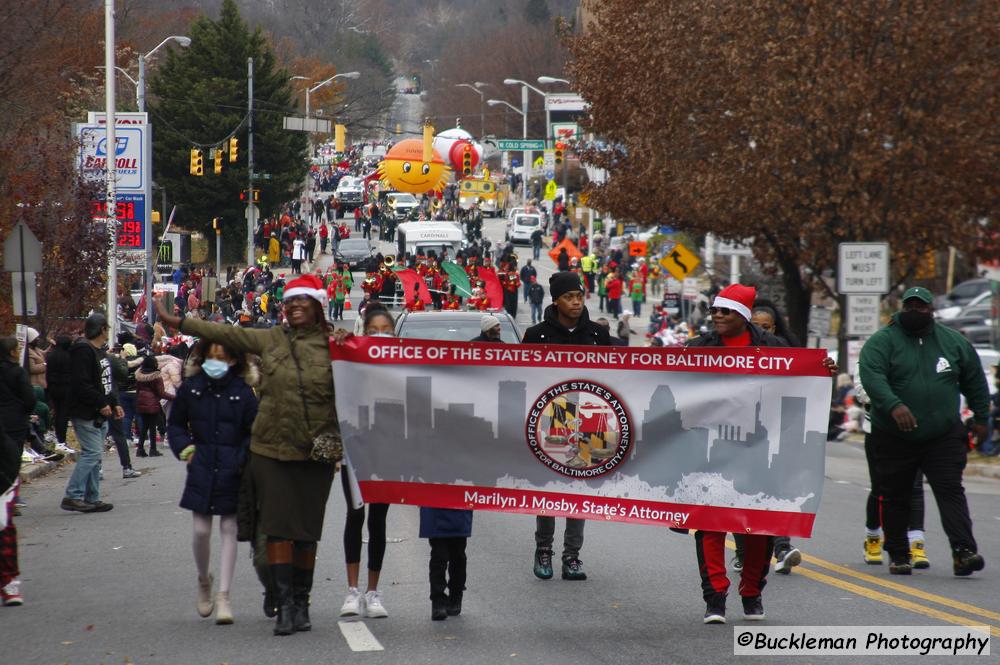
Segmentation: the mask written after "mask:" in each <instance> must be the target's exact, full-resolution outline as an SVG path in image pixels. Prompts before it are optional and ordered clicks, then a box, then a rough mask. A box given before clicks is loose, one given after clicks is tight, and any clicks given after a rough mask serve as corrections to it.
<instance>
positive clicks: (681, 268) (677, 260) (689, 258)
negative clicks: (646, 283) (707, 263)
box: [659, 243, 701, 280]
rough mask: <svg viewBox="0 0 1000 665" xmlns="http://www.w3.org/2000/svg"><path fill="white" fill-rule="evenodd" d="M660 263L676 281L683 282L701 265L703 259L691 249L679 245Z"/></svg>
mask: <svg viewBox="0 0 1000 665" xmlns="http://www.w3.org/2000/svg"><path fill="white" fill-rule="evenodd" d="M659 263H660V265H661V266H663V269H664V270H666V271H667V272H669V273H670V274H671V275H673V277H674V279H676V280H683V279H684V278H685V277H687V276H688V275H690V274H691V273H692V272H694V269H695V268H697V267H698V266H699V265H700V264H701V259H699V258H698V255H697V254H695V253H694V252H692V251H691V250H690V249H688V248H687V247H685V246H684V245H682V244H680V243H677V244H676V245H674V247H673V249H671V250H670V251H669V252H667V255H666V256H664V257H663V258H662V259H660V261H659Z"/></svg>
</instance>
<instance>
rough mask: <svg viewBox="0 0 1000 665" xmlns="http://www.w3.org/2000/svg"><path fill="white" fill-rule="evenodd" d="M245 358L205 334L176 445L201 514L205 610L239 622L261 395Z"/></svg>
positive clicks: (179, 403) (173, 436)
mask: <svg viewBox="0 0 1000 665" xmlns="http://www.w3.org/2000/svg"><path fill="white" fill-rule="evenodd" d="M246 367H247V364H246V360H245V358H244V356H243V355H242V354H239V353H237V352H235V351H232V350H231V349H228V348H226V347H224V346H222V345H221V344H213V343H210V342H207V341H206V340H202V341H201V342H199V344H198V346H197V347H195V350H194V351H193V352H192V353H191V356H190V357H189V358H188V365H187V367H186V368H185V375H186V376H187V378H185V380H184V383H182V384H181V387H180V388H179V389H178V391H177V397H176V398H175V399H174V404H173V408H172V409H171V410H170V420H169V425H168V434H169V438H170V449H171V450H172V451H173V453H174V454H175V455H176V456H177V457H178V458H179V459H180V460H181V461H183V462H186V463H187V465H188V467H187V480H186V481H185V483H184V494H183V496H182V497H181V503H180V505H181V508H186V509H188V510H190V511H192V514H193V516H194V542H193V549H194V560H195V564H196V565H197V568H198V603H197V607H198V614H200V615H201V616H203V617H207V616H210V615H211V614H212V610H213V609H215V610H216V611H217V613H216V618H215V622H216V623H218V624H230V623H232V622H233V614H232V610H231V609H230V606H229V587H230V585H231V583H232V579H233V571H234V570H235V568H236V503H237V501H236V498H237V494H238V493H239V487H240V477H241V475H242V473H243V466H244V464H245V463H246V460H247V457H248V454H249V450H250V429H251V427H252V426H253V421H254V418H255V417H256V416H257V398H256V397H255V396H254V394H253V391H252V390H251V389H250V386H249V385H247V381H246V380H245V379H244V371H245V370H246ZM213 515H218V516H219V532H220V534H221V536H222V564H221V571H220V574H219V592H218V593H217V594H216V596H215V599H214V602H213V599H212V576H211V574H209V572H208V559H209V551H210V544H209V543H210V539H211V534H212V516H213Z"/></svg>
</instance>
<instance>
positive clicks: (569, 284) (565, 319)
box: [521, 271, 611, 580]
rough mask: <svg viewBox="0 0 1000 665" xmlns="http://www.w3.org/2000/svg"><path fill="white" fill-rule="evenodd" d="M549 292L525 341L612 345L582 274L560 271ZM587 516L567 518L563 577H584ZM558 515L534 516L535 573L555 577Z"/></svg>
mask: <svg viewBox="0 0 1000 665" xmlns="http://www.w3.org/2000/svg"><path fill="white" fill-rule="evenodd" d="M549 294H550V295H551V296H552V304H551V305H549V306H548V307H546V308H545V314H544V316H543V318H542V322H541V323H539V324H537V325H534V326H531V327H530V328H528V329H527V330H526V331H525V332H524V338H523V339H522V340H521V342H522V343H523V344H574V345H596V346H611V338H610V336H609V334H608V331H607V329H606V328H603V327H601V326H599V325H597V324H596V323H594V322H593V321H591V320H590V315H589V314H588V312H587V308H586V307H585V306H584V304H583V299H584V292H583V286H582V285H581V284H580V276H579V275H577V274H576V273H575V272H568V271H567V272H557V273H555V274H554V275H552V277H550V278H549ZM583 525H584V520H579V519H573V518H570V517H567V518H566V531H565V533H564V535H563V554H562V578H563V579H564V580H585V579H587V573H585V572H584V571H583V563H582V562H581V561H580V548H581V547H583ZM555 529H556V518H554V517H550V516H538V517H536V518H535V564H534V573H535V577H537V578H539V579H542V580H547V579H551V578H552V542H553V538H554V535H555Z"/></svg>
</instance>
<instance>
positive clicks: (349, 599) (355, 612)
mask: <svg viewBox="0 0 1000 665" xmlns="http://www.w3.org/2000/svg"><path fill="white" fill-rule="evenodd" d="M340 616H342V617H356V616H361V592H360V591H358V589H357V587H351V588H350V589H348V590H347V596H346V597H345V598H344V604H343V605H341V606H340Z"/></svg>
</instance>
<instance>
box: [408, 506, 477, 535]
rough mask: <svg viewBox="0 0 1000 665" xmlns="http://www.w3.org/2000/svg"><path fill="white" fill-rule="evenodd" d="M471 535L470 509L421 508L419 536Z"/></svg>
mask: <svg viewBox="0 0 1000 665" xmlns="http://www.w3.org/2000/svg"><path fill="white" fill-rule="evenodd" d="M471 535H472V511H471V510H455V509H452V508H421V509H420V537H421V538H468V537H469V536H471Z"/></svg>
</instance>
